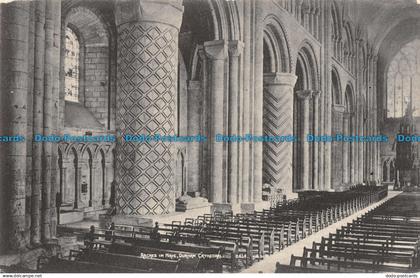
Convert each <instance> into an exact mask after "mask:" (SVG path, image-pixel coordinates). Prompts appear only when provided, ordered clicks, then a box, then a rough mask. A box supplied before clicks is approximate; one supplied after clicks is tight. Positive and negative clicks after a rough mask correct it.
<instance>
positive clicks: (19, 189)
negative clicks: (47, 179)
mask: <svg viewBox="0 0 420 278" xmlns="http://www.w3.org/2000/svg"><path fill="white" fill-rule="evenodd" d="M29 8H30V6H29V3H25V2H19V1H16V2H11V3H8V4H2V5H1V14H0V15H1V23H0V28H1V30H0V33H1V35H0V36H1V49H0V51H1V65H0V70H1V75H0V86H1V87H0V88H1V89H0V90H1V102H0V105H1V113H2V118H1V123H0V132H1V134H5V135H23V136H25V135H26V130H27V94H28V59H27V55H28V32H29ZM0 154H1V155H2V162H0V169H1V171H2V177H1V180H0V190H1V194H0V195H1V196H0V209H1V211H0V226H1V228H0V229H1V231H0V254H1V253H5V252H16V251H18V250H20V249H23V248H24V247H25V245H26V244H27V242H26V238H25V233H26V231H25V230H26V229H25V194H26V193H25V190H26V181H25V179H26V177H25V176H26V142H21V143H19V142H16V143H2V145H1V146H0Z"/></svg>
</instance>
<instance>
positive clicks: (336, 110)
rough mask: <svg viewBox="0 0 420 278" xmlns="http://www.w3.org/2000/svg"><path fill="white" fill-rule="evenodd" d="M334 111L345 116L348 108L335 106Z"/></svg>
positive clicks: (339, 105)
mask: <svg viewBox="0 0 420 278" xmlns="http://www.w3.org/2000/svg"><path fill="white" fill-rule="evenodd" d="M332 109H333V111H334V112H336V113H341V114H343V113H344V111H345V110H346V107H344V105H342V104H334V105H333V107H332Z"/></svg>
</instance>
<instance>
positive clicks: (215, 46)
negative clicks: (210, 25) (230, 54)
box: [204, 40, 227, 60]
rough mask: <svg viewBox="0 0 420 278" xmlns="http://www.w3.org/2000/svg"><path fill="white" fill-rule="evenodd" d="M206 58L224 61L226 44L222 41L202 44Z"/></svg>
mask: <svg viewBox="0 0 420 278" xmlns="http://www.w3.org/2000/svg"><path fill="white" fill-rule="evenodd" d="M204 50H205V52H206V55H207V57H209V58H210V59H212V60H224V59H226V56H227V44H226V41H224V40H216V41H207V42H204Z"/></svg>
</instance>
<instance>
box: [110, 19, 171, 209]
mask: <svg viewBox="0 0 420 278" xmlns="http://www.w3.org/2000/svg"><path fill="white" fill-rule="evenodd" d="M118 33H119V40H118V43H119V51H118V70H119V78H118V79H119V84H118V97H117V111H118V112H117V113H118V114H117V126H118V135H124V134H145V135H148V134H151V135H153V134H161V135H174V122H175V96H176V85H177V64H178V49H177V44H178V32H177V30H176V29H175V28H172V27H170V26H168V25H163V24H156V23H153V24H152V23H144V22H142V23H140V22H135V23H128V24H124V25H122V26H120V27H119V32H118ZM172 149H173V143H163V142H143V143H139V142H123V141H121V140H120V141H119V142H118V144H117V181H118V188H117V200H116V204H117V207H118V213H120V214H134V215H145V214H164V213H169V212H172V211H174V210H175V194H174V193H175V192H174V173H173V169H174V168H173V163H174V161H173V150H172Z"/></svg>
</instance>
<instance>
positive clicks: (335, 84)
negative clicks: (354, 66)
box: [331, 67, 343, 104]
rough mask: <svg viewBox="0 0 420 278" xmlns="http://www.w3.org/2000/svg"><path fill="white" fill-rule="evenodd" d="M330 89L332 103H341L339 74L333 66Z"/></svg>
mask: <svg viewBox="0 0 420 278" xmlns="http://www.w3.org/2000/svg"><path fill="white" fill-rule="evenodd" d="M331 90H332V97H333V103H334V104H342V103H343V100H342V93H341V81H340V75H339V74H338V71H337V69H336V68H335V67H333V68H332V71H331Z"/></svg>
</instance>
